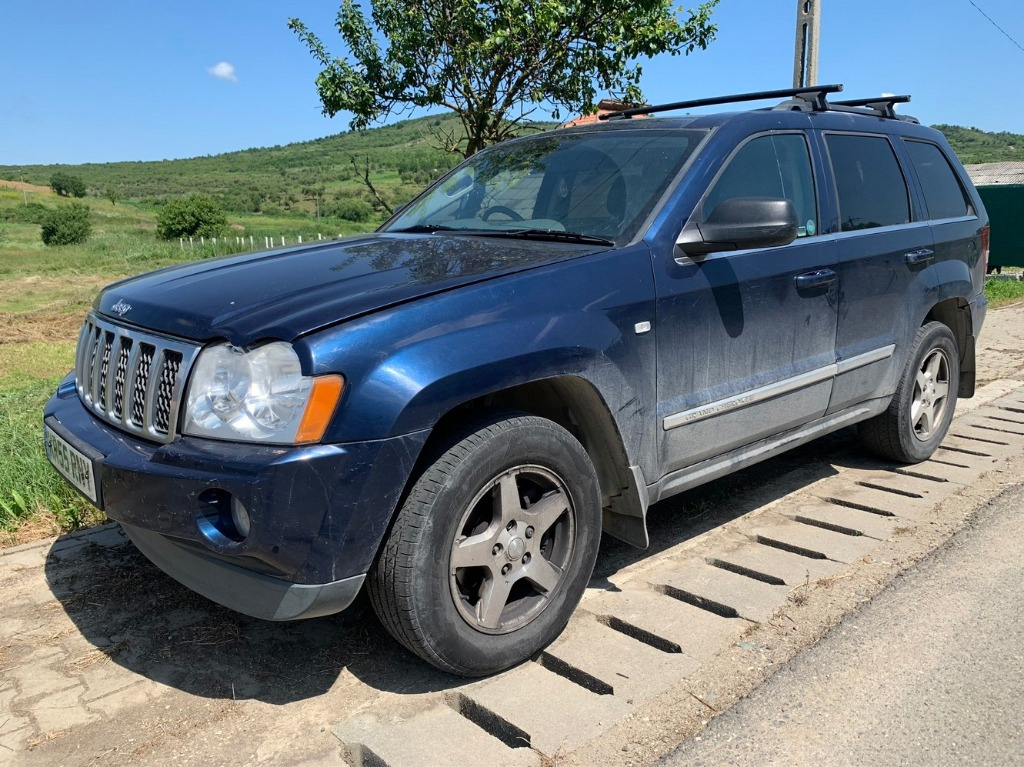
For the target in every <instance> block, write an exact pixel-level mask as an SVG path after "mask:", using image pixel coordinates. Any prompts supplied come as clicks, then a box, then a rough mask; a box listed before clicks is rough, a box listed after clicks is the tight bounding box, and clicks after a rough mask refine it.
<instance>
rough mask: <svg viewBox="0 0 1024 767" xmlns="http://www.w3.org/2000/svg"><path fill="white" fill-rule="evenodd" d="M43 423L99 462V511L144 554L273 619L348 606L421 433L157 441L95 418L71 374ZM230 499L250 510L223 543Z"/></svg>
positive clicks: (199, 587)
mask: <svg viewBox="0 0 1024 767" xmlns="http://www.w3.org/2000/svg"><path fill="white" fill-rule="evenodd" d="M44 418H45V419H46V422H47V424H48V425H49V426H50V427H51V428H53V429H54V430H55V431H56V432H57V433H58V434H60V435H62V436H65V437H70V438H71V440H72V441H73V442H77V443H79V444H84V445H86V446H88V448H90V450H91V452H93V453H97V454H99V455H102V460H100V461H99V467H98V471H97V477H98V480H99V484H100V493H99V500H100V503H101V504H102V508H103V510H104V511H105V512H106V514H107V516H108V517H110V518H111V519H113V520H115V521H117V522H119V523H120V524H121V526H122V527H123V528H124V530H125V532H126V533H127V534H128V536H129V537H130V538H131V539H132V540H133V541H134V542H135V544H136V546H138V548H139V549H140V550H141V551H142V553H143V554H145V555H146V556H147V557H148V558H149V559H151V560H152V561H153V562H154V563H155V564H156V565H157V566H158V567H160V569H162V570H163V571H165V572H166V573H167V574H168V575H170V576H171V577H173V578H175V579H176V580H178V581H180V582H181V583H183V584H184V585H186V586H188V587H189V588H191V589H193V590H195V591H197V592H199V593H200V594H203V595H204V596H206V597H208V598H210V599H213V600H214V601H216V602H219V603H220V604H223V605H225V606H227V607H230V608H232V609H234V610H237V611H239V612H242V613H246V614H248V615H254V616H256V617H260V618H267V619H271V620H290V619H294V618H300V617H313V616H316V615H326V614H328V613H331V612H337V611H339V610H342V609H344V608H345V607H347V606H348V604H349V603H350V602H351V601H352V599H353V598H354V597H355V595H356V594H357V593H358V591H359V587H360V586H361V584H362V581H363V578H364V576H365V573H366V572H368V571H369V568H370V566H371V564H372V562H373V560H374V557H375V556H376V553H377V550H378V548H379V546H380V543H381V541H382V540H383V537H384V533H385V532H386V530H387V527H388V524H389V523H390V521H391V517H392V515H393V513H394V510H395V508H396V507H397V504H398V500H399V498H400V496H401V493H402V491H403V489H404V488H405V484H406V481H407V479H408V477H409V475H410V473H411V472H412V469H413V464H414V462H415V461H416V458H417V457H418V455H419V451H420V449H421V448H422V446H423V443H424V442H425V441H426V437H427V433H426V432H416V433H413V434H408V435H404V436H401V437H394V438H390V439H384V440H372V441H367V442H353V443H345V444H338V445H312V446H303V447H294V448H292V447H280V446H267V445H252V444H242V443H234V442H218V441H214V440H207V439H199V438H190V437H182V438H178V439H176V440H174V441H173V442H171V443H170V444H167V445H157V444H153V443H150V442H147V441H144V440H141V439H138V438H136V437H133V436H131V435H129V434H126V433H124V432H122V431H120V430H118V429H115V428H114V427H112V426H109V425H108V424H105V423H104V422H102V421H100V420H99V419H98V418H96V417H95V416H93V415H92V414H91V413H90V412H89V411H88V410H87V409H86V408H85V407H84V406H83V405H82V403H81V401H80V400H79V398H78V393H77V392H76V391H75V388H74V379H73V376H68V377H67V378H66V379H65V380H64V381H63V382H62V383H61V385H60V387H59V388H58V390H57V393H56V394H55V395H54V396H53V397H52V398H51V399H50V401H49V402H48V403H47V405H46V409H45V414H44ZM211 498H214V499H218V500H219V501H220V503H219V505H218V504H212V503H211ZM225 499H227V500H225ZM232 503H238V504H241V506H242V507H243V508H244V509H245V511H246V513H247V514H248V517H249V520H250V526H249V531H248V534H247V535H244V536H238V535H235V536H230V537H229V536H226V535H222V534H221V533H220V532H218V526H217V525H216V524H211V521H210V520H211V514H215V513H216V510H217V508H221V510H222V511H223V509H226V508H229V507H230V506H231V504H232Z"/></svg>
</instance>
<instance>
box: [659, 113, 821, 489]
mask: <svg viewBox="0 0 1024 767" xmlns="http://www.w3.org/2000/svg"><path fill="white" fill-rule="evenodd" d="M814 178H815V174H814V171H813V166H812V162H811V156H810V152H809V147H808V143H807V139H806V137H805V135H804V134H803V133H802V132H799V131H797V132H773V133H769V134H761V135H756V136H753V137H750V138H748V139H747V140H746V141H745V142H744V143H743V144H741V145H740V146H739V147H738V148H737V150H736V151H735V152H734V153H733V155H732V157H731V158H730V159H729V161H728V162H727V163H726V164H725V166H724V168H723V170H722V171H721V172H720V173H719V175H718V177H717V178H716V179H715V181H714V182H712V184H711V186H710V188H709V190H708V192H707V193H706V194H705V195H704V197H703V199H702V201H701V203H700V204H699V205H698V206H697V208H696V210H695V211H694V214H693V216H694V217H696V220H697V221H698V222H700V221H703V220H705V219H706V217H707V216H708V215H710V214H711V212H712V211H713V210H714V208H715V206H716V205H718V204H719V203H721V202H722V201H723V200H727V199H732V198H735V197H774V198H786V199H789V200H790V201H792V202H793V205H794V207H795V208H796V211H797V217H798V221H799V222H800V224H801V226H800V230H799V232H800V233H799V236H798V238H797V239H796V240H795V241H794V242H793V243H791V244H789V245H785V246H782V247H773V248H764V249H756V250H744V251H733V252H722V253H712V254H709V255H707V256H703V257H696V258H690V257H687V256H686V255H684V254H682V253H680V252H679V251H678V250H676V251H675V252H674V253H666V254H664V260H663V261H662V262H661V265H660V266H661V268H658V269H656V282H657V291H658V310H657V331H658V342H657V343H658V434H659V436H660V445H661V473H662V476H664V475H665V474H668V473H670V472H672V471H676V470H678V469H681V468H683V467H686V466H690V465H693V464H695V463H698V462H700V461H702V460H705V459H708V458H711V457H713V456H716V455H719V454H722V453H724V452H727V451H729V450H732V449H735V448H738V447H742V446H744V445H747V444H750V443H753V442H756V441H758V440H760V439H763V438H765V437H768V436H771V435H773V434H777V433H779V432H782V431H785V430H787V429H790V428H793V427H796V426H799V425H801V424H803V423H806V422H807V421H810V420H813V419H814V418H817V417H820V416H822V415H823V414H824V413H825V410H826V408H827V407H828V403H829V397H830V394H831V391H832V377H833V374H834V369H835V366H834V363H835V340H836V309H835V307H836V296H837V282H836V279H837V259H836V250H835V240H834V238H832V237H821V236H819V235H818V220H819V219H818V205H817V198H816V194H815V184H814ZM691 220H693V219H691Z"/></svg>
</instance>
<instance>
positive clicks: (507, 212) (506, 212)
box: [480, 205, 523, 221]
mask: <svg viewBox="0 0 1024 767" xmlns="http://www.w3.org/2000/svg"><path fill="white" fill-rule="evenodd" d="M495 213H500V214H501V215H503V216H508V217H509V218H510V219H511V220H512V221H522V220H523V217H522V216H520V215H519V214H518V213H516V212H515V211H514V210H512V208H509V207H506V206H505V205H495V206H494V207H493V208H488V209H487V210H485V211H484V212H483V213H482V214H481V215H480V219H481V220H482V221H490V220H491V216H493V215H494V214H495Z"/></svg>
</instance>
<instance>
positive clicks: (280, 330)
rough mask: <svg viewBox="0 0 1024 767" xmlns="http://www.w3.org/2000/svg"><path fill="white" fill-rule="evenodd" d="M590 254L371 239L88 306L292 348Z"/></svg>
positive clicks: (122, 317)
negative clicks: (346, 326)
mask: <svg viewBox="0 0 1024 767" xmlns="http://www.w3.org/2000/svg"><path fill="white" fill-rule="evenodd" d="M593 250H595V248H594V246H592V245H579V244H576V243H549V242H537V241H528V242H527V241H518V240H509V239H497V238H491V237H473V236H450V235H433V234H423V235H402V234H373V235H365V236H359V237H351V238H347V239H342V240H333V241H331V242H327V243H317V244H315V245H308V246H299V247H295V248H288V249H283V250H275V251H267V252H263V253H253V254H246V255H241V256H228V257H225V258H218V259H213V260H207V261H199V262H192V263H189V264H184V265H181V266H174V267H170V268H167V269H161V270H159V271H156V272H150V273H149V274H143V275H140V276H138V277H133V278H131V279H127V280H124V281H122V282H117V283H114V284H113V285H110V286H108V287H107V288H105V289H104V290H103V291H102V292H101V293H100V295H99V296H98V297H97V299H96V303H95V305H94V308H95V310H96V311H97V312H99V313H100V314H104V315H106V316H108V317H110V318H111V319H113V320H115V321H117V322H121V323H129V324H132V325H137V326H140V327H143V328H147V329H150V330H155V331H158V332H163V333H167V334H170V335H174V336H179V337H183V338H189V339H194V340H197V341H209V340H213V339H221V338H222V339H226V340H228V341H230V342H231V343H234V344H236V345H238V346H245V345H247V344H250V343H252V342H255V341H258V340H261V339H268V338H274V339H280V340H288V341H290V340H294V339H295V338H297V337H298V336H300V335H303V334H305V333H309V332H312V331H314V330H318V329H320V328H323V327H326V326H328V325H333V324H336V323H338V322H343V321H345V320H347V319H351V318H353V317H356V316H359V315H361V314H366V313H367V312H372V311H375V310H378V309H382V308H384V307H387V306H393V305H395V304H398V303H401V302H404V301H409V300H412V299H416V298H422V297H425V296H429V295H431V294H434V293H439V292H441V291H445V290H450V289H451V288H454V287H457V286H460V285H467V284H470V283H473V282H478V281H481V280H485V279H490V278H493V277H496V276H499V275H503V274H509V273H512V272H516V271H520V270H523V269H526V268H529V267H532V266H536V265H539V264H543V263H548V262H551V261H555V260H560V259H564V258H568V257H572V256H578V255H582V254H584V253H587V252H590V251H593Z"/></svg>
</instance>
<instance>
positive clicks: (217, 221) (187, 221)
mask: <svg viewBox="0 0 1024 767" xmlns="http://www.w3.org/2000/svg"><path fill="white" fill-rule="evenodd" d="M227 223H228V217H227V215H226V214H225V213H224V209H223V208H222V207H221V206H220V205H219V204H218V203H217V201H216V200H214V199H213V198H212V197H209V196H208V195H205V194H190V195H188V196H187V197H178V198H177V199H174V200H171V201H170V202H168V203H167V204H166V205H164V207H163V208H161V210H160V212H158V213H157V214H156V233H157V235H158V236H159V237H160V238H161V239H164V240H173V239H174V238H176V237H193V236H195V237H217V236H219V235H221V234H223V233H224V228H225V227H226V226H227Z"/></svg>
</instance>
